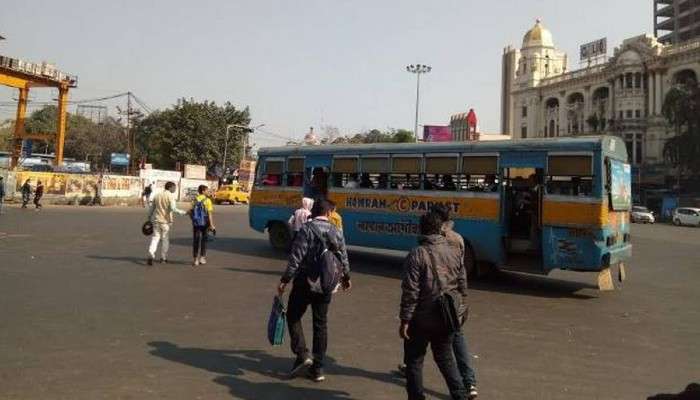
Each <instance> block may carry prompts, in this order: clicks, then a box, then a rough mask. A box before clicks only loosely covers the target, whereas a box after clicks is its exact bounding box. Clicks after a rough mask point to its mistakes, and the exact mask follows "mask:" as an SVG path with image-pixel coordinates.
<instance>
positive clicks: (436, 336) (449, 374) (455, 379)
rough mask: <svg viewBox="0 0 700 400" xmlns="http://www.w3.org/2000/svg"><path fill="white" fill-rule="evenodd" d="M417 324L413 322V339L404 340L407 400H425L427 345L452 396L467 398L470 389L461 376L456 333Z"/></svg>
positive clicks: (411, 332)
mask: <svg viewBox="0 0 700 400" xmlns="http://www.w3.org/2000/svg"><path fill="white" fill-rule="evenodd" d="M415 325H416V324H414V323H411V326H410V327H409V332H408V335H409V337H410V339H409V340H406V341H404V358H405V360H404V361H405V362H406V392H407V393H408V400H425V393H424V388H423V360H424V359H425V353H426V351H427V349H428V345H430V348H431V350H432V352H433V359H434V360H435V364H437V366H438V369H439V370H440V373H442V376H443V378H444V379H445V383H447V387H448V389H449V391H450V396H451V397H452V399H454V400H464V399H466V398H467V391H466V389H465V387H464V384H463V383H462V379H461V378H460V376H459V371H458V370H457V365H456V364H455V359H454V354H453V349H452V344H453V341H454V334H449V333H447V330H446V329H445V328H444V327H436V328H421V327H418V326H415Z"/></svg>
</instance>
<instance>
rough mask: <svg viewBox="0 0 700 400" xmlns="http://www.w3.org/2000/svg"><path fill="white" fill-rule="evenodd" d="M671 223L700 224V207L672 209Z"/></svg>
mask: <svg viewBox="0 0 700 400" xmlns="http://www.w3.org/2000/svg"><path fill="white" fill-rule="evenodd" d="M673 225H694V226H700V208H694V207H679V208H676V209H675V210H673Z"/></svg>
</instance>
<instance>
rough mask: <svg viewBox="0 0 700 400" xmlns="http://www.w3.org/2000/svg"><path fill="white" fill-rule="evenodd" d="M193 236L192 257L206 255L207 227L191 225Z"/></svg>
mask: <svg viewBox="0 0 700 400" xmlns="http://www.w3.org/2000/svg"><path fill="white" fill-rule="evenodd" d="M192 231H193V238H192V257H193V258H197V257H200V256H201V257H206V255H207V239H208V238H207V233H208V232H209V228H208V227H206V226H205V227H198V226H194V227H192Z"/></svg>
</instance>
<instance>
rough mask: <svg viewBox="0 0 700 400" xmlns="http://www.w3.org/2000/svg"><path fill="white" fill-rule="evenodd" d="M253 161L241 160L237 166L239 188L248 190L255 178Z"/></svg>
mask: <svg viewBox="0 0 700 400" xmlns="http://www.w3.org/2000/svg"><path fill="white" fill-rule="evenodd" d="M255 164H256V163H255V161H253V160H243V161H241V165H240V167H239V168H238V184H239V185H240V186H241V188H243V189H245V190H247V191H250V190H251V189H252V188H253V181H254V180H255Z"/></svg>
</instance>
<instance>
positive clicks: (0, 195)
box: [0, 176, 5, 214]
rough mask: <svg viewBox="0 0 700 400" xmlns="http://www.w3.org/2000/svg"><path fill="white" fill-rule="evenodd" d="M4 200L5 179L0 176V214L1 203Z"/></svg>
mask: <svg viewBox="0 0 700 400" xmlns="http://www.w3.org/2000/svg"><path fill="white" fill-rule="evenodd" d="M4 201H5V181H4V179H3V178H2V176H0V214H2V204H3V202H4Z"/></svg>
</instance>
